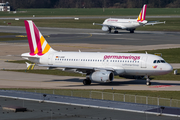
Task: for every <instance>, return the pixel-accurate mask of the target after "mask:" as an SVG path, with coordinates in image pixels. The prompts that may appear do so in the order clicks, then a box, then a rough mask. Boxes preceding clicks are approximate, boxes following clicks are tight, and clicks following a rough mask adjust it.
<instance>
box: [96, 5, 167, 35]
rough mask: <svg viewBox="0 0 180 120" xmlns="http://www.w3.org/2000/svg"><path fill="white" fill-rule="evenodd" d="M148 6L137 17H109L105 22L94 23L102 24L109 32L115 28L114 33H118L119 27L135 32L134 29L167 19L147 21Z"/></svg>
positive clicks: (103, 28) (104, 29)
mask: <svg viewBox="0 0 180 120" xmlns="http://www.w3.org/2000/svg"><path fill="white" fill-rule="evenodd" d="M146 8H147V5H146V4H145V5H144V6H143V8H142V10H141V12H140V14H139V16H138V18H137V19H118V18H108V19H106V20H105V21H104V22H103V24H98V23H93V25H101V26H102V30H103V31H109V33H110V32H111V30H112V29H114V30H115V31H114V33H118V31H117V29H122V30H127V31H130V33H134V30H135V29H136V28H137V27H140V26H144V25H154V24H160V23H165V21H164V22H158V21H146V20H145V19H146Z"/></svg>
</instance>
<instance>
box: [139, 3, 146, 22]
mask: <svg viewBox="0 0 180 120" xmlns="http://www.w3.org/2000/svg"><path fill="white" fill-rule="evenodd" d="M146 8H147V5H146V4H145V5H144V6H143V8H142V10H141V12H140V14H139V16H138V18H137V21H138V22H142V21H144V20H145V19H146Z"/></svg>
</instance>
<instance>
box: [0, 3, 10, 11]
mask: <svg viewBox="0 0 180 120" xmlns="http://www.w3.org/2000/svg"><path fill="white" fill-rule="evenodd" d="M0 11H10V6H9V3H8V2H6V3H0Z"/></svg>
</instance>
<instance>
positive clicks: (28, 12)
mask: <svg viewBox="0 0 180 120" xmlns="http://www.w3.org/2000/svg"><path fill="white" fill-rule="evenodd" d="M141 9H142V8H105V11H104V12H103V9H102V8H86V9H84V8H57V9H43V8H40V9H18V10H17V13H13V12H12V11H11V12H0V16H1V17H32V16H33V15H35V16H36V17H42V16H44V17H48V16H99V15H100V16H127V15H134V16H138V15H139V13H140V11H141ZM179 13H180V8H147V13H146V15H179Z"/></svg>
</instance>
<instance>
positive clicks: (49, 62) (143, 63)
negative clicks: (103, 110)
mask: <svg viewBox="0 0 180 120" xmlns="http://www.w3.org/2000/svg"><path fill="white" fill-rule="evenodd" d="M24 22H25V27H26V32H27V37H28V42H29V48H30V52H29V53H23V54H22V55H21V56H22V57H23V58H24V59H27V60H30V61H32V62H35V63H36V65H38V66H44V67H47V68H49V69H56V68H57V69H58V68H62V70H65V71H66V70H67V71H73V72H77V73H85V74H86V79H84V80H83V84H84V85H90V84H91V81H96V82H111V81H113V79H114V75H119V76H124V75H136V76H145V77H146V80H147V85H150V84H151V82H150V79H149V76H151V75H164V74H167V73H169V72H171V71H172V70H173V68H172V66H171V65H170V64H168V63H167V62H165V60H164V59H163V58H161V57H159V56H156V55H152V54H139V53H100V52H81V51H79V52H62V51H56V50H53V49H52V48H51V47H50V45H49V44H48V43H47V41H46V40H45V38H44V37H43V35H42V34H41V32H40V31H39V30H38V28H37V27H36V25H35V24H34V23H33V22H32V21H31V20H27V21H24Z"/></svg>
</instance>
